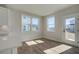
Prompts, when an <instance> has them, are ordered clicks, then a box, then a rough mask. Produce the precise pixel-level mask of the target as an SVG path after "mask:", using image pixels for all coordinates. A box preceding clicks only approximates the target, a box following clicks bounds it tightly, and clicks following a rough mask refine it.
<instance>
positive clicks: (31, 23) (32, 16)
mask: <svg viewBox="0 0 79 59" xmlns="http://www.w3.org/2000/svg"><path fill="white" fill-rule="evenodd" d="M24 16H27V17H30V24H27V25H30V30H29V31H24V28H23V17H24ZM32 18H37V19H38V30H36V31H33V30H32ZM21 23H22V26H21V27H22V32H31V31H32V32H37V31H39V29H40V25H39V24H40V18H39V17H33V16H28V15H22V22H21Z"/></svg>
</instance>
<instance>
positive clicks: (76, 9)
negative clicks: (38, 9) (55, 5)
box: [43, 5, 79, 45]
mask: <svg viewBox="0 0 79 59" xmlns="http://www.w3.org/2000/svg"><path fill="white" fill-rule="evenodd" d="M77 13H79V5H74V6H72V7H69V8H66V9H64V10H61V11H58V12H56V13H53V14H51V15H52V16H55V18H56V30H55V32H48V31H47V30H46V27H47V26H46V19H45V18H46V17H47V16H45V17H44V23H43V25H44V30H43V32H44V33H43V37H44V38H48V39H51V40H55V41H60V42H63V40H64V39H62V37H63V22H64V20H65V18H64V17H65V16H69V15H74V14H77ZM51 15H48V16H51ZM77 35H79V34H77ZM76 38H77V39H76V41H79V39H78V36H76ZM75 45H76V44H75Z"/></svg>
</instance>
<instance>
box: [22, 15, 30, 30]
mask: <svg viewBox="0 0 79 59" xmlns="http://www.w3.org/2000/svg"><path fill="white" fill-rule="evenodd" d="M30 20H31V19H30V17H29V16H23V17H22V28H23V31H30Z"/></svg>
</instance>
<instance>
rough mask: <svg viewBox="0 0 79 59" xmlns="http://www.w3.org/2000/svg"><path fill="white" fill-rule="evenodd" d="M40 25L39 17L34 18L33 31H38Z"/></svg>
mask: <svg viewBox="0 0 79 59" xmlns="http://www.w3.org/2000/svg"><path fill="white" fill-rule="evenodd" d="M38 27H39V19H38V18H32V31H37V30H38Z"/></svg>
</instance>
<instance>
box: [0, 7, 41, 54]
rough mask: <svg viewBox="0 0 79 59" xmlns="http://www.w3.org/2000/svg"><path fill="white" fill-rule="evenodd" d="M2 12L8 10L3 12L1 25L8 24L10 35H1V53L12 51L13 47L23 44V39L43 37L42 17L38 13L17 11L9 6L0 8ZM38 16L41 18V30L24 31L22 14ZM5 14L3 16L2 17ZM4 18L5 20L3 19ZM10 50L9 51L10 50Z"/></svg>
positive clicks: (0, 20)
mask: <svg viewBox="0 0 79 59" xmlns="http://www.w3.org/2000/svg"><path fill="white" fill-rule="evenodd" d="M0 12H6V13H5V14H3V13H2V14H1V13H0V15H1V18H0V25H7V26H8V28H9V33H8V36H5V37H1V36H0V51H1V53H2V52H3V53H4V52H5V53H10V52H11V51H10V50H11V49H13V48H16V47H18V46H20V45H21V43H22V41H28V40H33V39H37V38H41V37H42V28H41V27H42V20H41V19H42V18H41V17H40V16H37V15H33V14H28V13H25V12H21V11H16V10H12V9H8V8H3V7H1V8H0ZM23 14H26V15H29V16H36V17H39V18H40V30H39V31H38V32H32V31H31V32H22V22H21V21H22V18H21V17H22V15H23ZM2 16H3V17H2ZM2 19H3V21H2ZM7 50H8V51H9V52H8V51H7ZM6 51H7V52H6Z"/></svg>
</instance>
